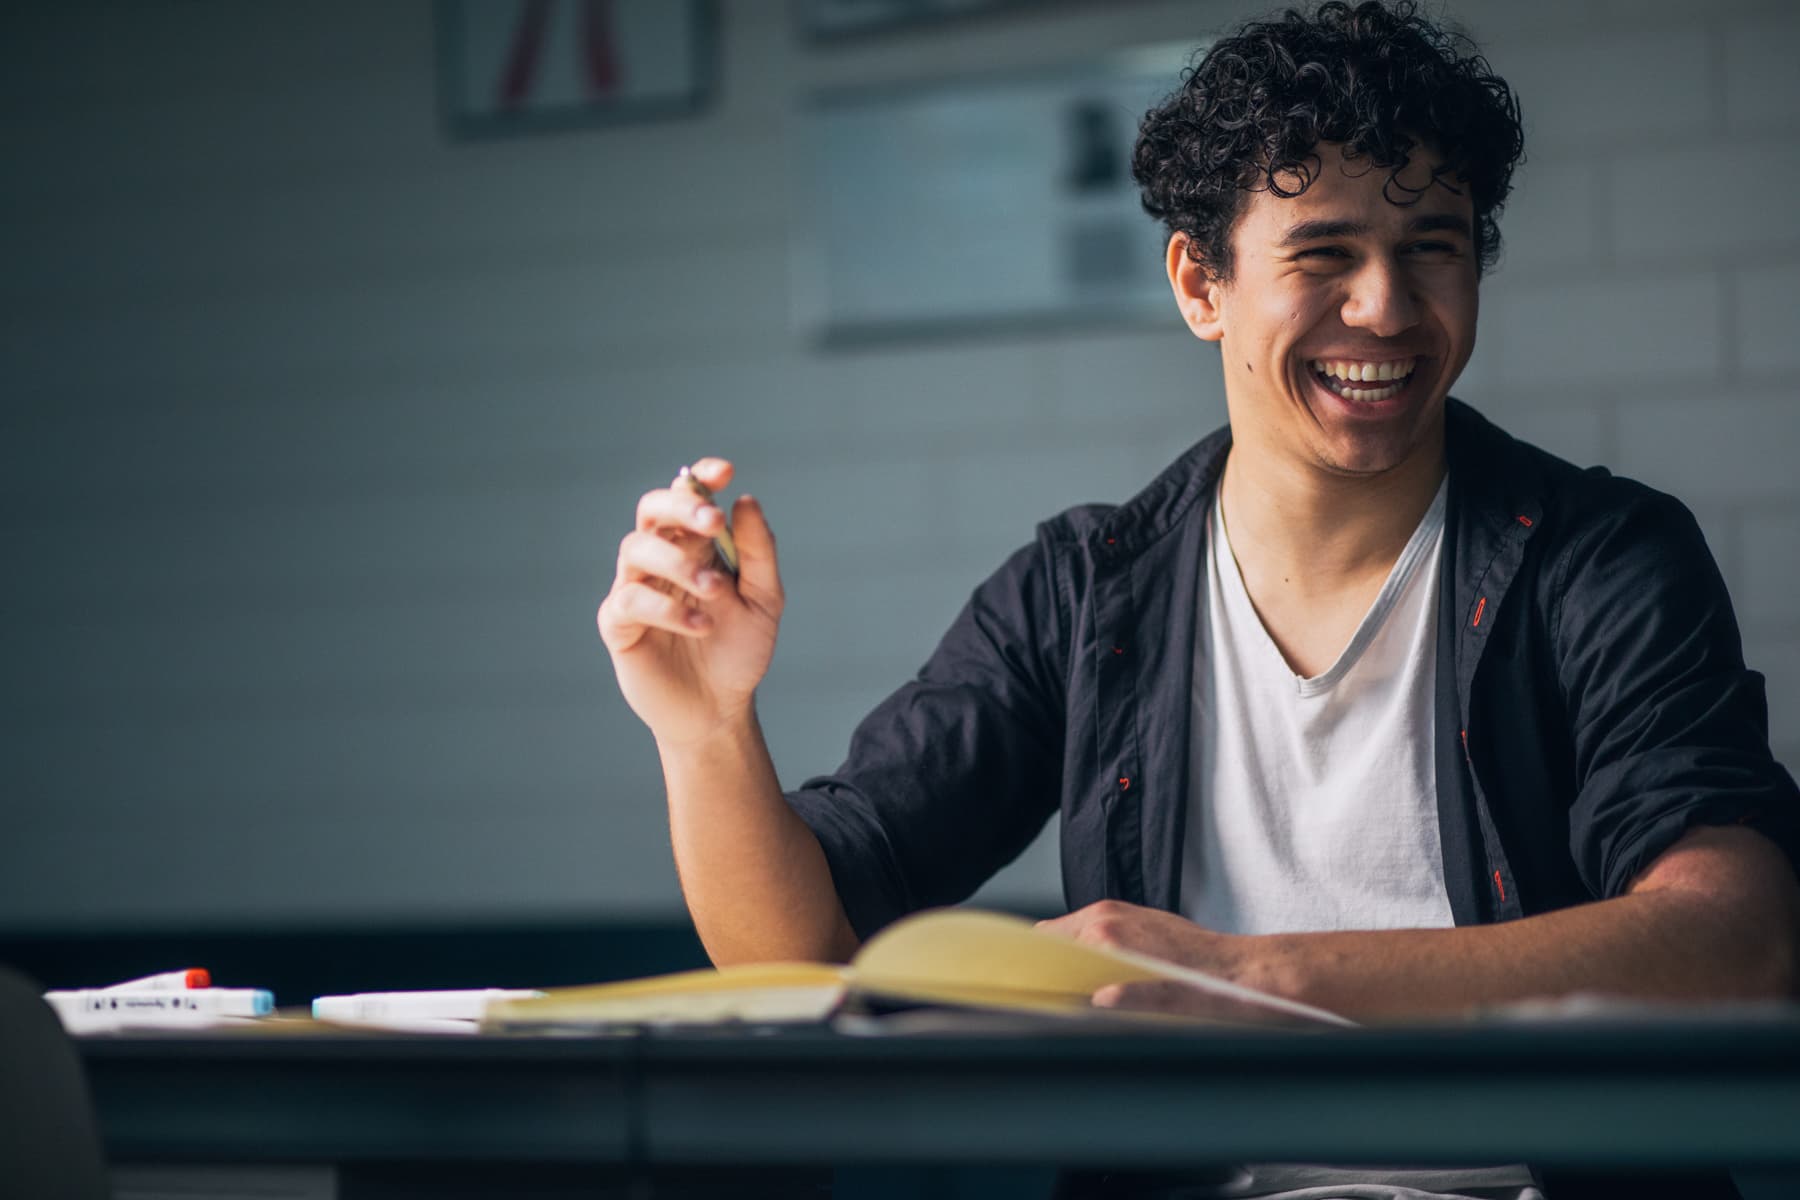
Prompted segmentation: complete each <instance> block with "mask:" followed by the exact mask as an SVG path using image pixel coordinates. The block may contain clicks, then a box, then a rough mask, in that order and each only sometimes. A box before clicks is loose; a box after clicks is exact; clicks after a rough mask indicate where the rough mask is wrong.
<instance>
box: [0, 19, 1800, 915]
mask: <svg viewBox="0 0 1800 1200" xmlns="http://www.w3.org/2000/svg"><path fill="white" fill-rule="evenodd" d="M719 7H720V9H721V10H722V23H721V28H720V34H721V43H722V44H721V55H720V64H719V78H718V94H717V100H716V103H715V104H714V105H713V106H712V107H711V108H710V109H709V110H708V111H706V112H705V113H704V114H703V115H700V116H697V117H694V118H690V119H682V120H674V121H662V122H655V123H646V124H638V125H630V126H622V127H617V128H611V129H604V130H592V131H585V132H575V133H566V134H561V135H556V136H542V137H521V138H516V139H511V140H504V141H490V142H480V143H458V142H454V141H451V140H448V139H447V138H446V137H445V136H444V135H443V134H442V132H441V131H440V128H439V125H438V122H437V118H436V114H435V103H436V102H435V85H434V79H433V68H434V61H433V40H432V10H431V7H430V6H429V5H428V4H427V3H424V2H423V0H414V2H411V3H403V4H402V3H394V4H357V3H349V2H338V3H316V2H308V3H300V2H298V0H289V2H286V3H275V2H272V0H263V2H259V3H257V4H253V5H247V4H232V3H226V2H224V0H205V2H203V0H184V2H179V3H177V2H173V0H171V2H167V3H157V4H144V3H117V4H108V5H99V4H92V3H85V4H55V5H51V4H41V5H37V6H33V7H30V8H25V7H23V6H9V8H8V11H7V13H6V15H5V16H4V17H0V163H4V168H3V169H4V176H3V180H4V181H3V182H0V491H3V493H4V501H3V502H0V562H3V563H4V575H3V579H4V582H3V584H0V606H3V608H0V613H3V616H4V621H3V623H0V661H3V662H4V674H3V676H0V678H3V680H4V683H3V685H0V686H3V688H4V691H3V693H0V705H3V712H0V723H3V725H4V728H5V731H6V733H5V749H4V753H3V754H0V811H3V817H0V927H3V928H6V929H11V930H56V929H69V928H76V927H82V926H89V927H101V926H121V925H124V926H132V925H136V926H151V925H163V926H169V925H181V924H211V925H220V926H250V925H272V924H305V923H319V922H326V923H330V922H338V921H355V922H385V923H394V922H405V921H414V920H417V921H426V922H433V923H436V922H455V921H463V920H470V919H481V920H502V919H503V920H509V921H517V920H534V919H540V918H544V919H549V918H567V917H577V918H586V917H620V918H623V917H628V916H644V915H656V914H668V913H674V912H676V911H678V905H679V896H678V892H677V888H676V883H675V878H674V872H673V870H672V867H671V865H670V862H669V855H668V849H667V837H666V833H665V829H664V817H663V812H662V800H661V787H660V776H659V773H658V770H657V765H656V761H655V756H654V754H653V751H652V747H651V744H650V740H649V738H648V736H647V735H646V734H645V733H644V731H643V730H642V728H641V727H640V726H638V725H637V724H636V722H635V721H634V719H633V718H632V717H631V715H630V714H629V713H628V712H627V710H626V709H625V707H624V705H623V704H622V702H621V701H620V700H619V698H618V695H617V691H616V689H615V687H614V685H613V682H612V680H611V677H610V672H609V668H608V666H607V663H606V658H605V655H604V652H603V651H602V648H601V647H600V644H599V642H598V640H597V638H596V637H595V634H594V630H593V609H594V606H595V605H596V603H597V602H598V600H599V598H600V596H601V595H602V593H603V592H604V589H605V587H606V585H607V582H608V580H609V578H610V575H611V571H612V564H613V556H614V552H615V547H616V543H617V540H618V538H619V536H620V534H621V533H623V532H624V530H625V528H626V527H627V525H628V523H629V520H630V514H631V510H632V505H633V502H634V499H635V497H636V496H637V494H638V493H639V492H640V491H642V490H644V489H645V488H647V487H650V486H656V485H658V484H661V483H662V482H664V481H666V480H667V478H668V477H669V476H670V475H671V474H672V473H673V471H674V469H675V468H676V467H677V466H678V465H680V464H681V463H683V462H686V461H689V460H690V459H692V458H694V457H696V456H697V455H699V454H701V453H707V452H717V453H728V454H730V455H732V456H734V457H735V458H737V459H738V461H739V462H740V464H741V472H742V478H743V481H744V483H745V485H746V486H747V487H749V488H751V489H752V490H754V491H756V492H757V493H758V494H759V495H760V496H761V497H762V498H763V500H764V503H765V505H766V507H767V510H768V512H769V513H770V515H771V517H772V519H773V520H774V522H775V524H776V526H777V529H778V532H779V533H780V535H781V538H782V551H783V555H784V563H785V568H786V575H787V580H788V584H789V591H790V596H791V607H790V609H789V612H788V616H787V619H786V622H785V625H784V631H783V641H782V645H781V649H780V651H779V653H778V656H777V659H776V663H775V667H774V670H773V672H772V674H771V676H770V678H769V680H768V683H767V686H766V687H765V688H764V690H763V694H762V712H763V715H764V720H765V723H766V725H767V728H768V731H769V735H770V738H771V741H772V743H773V746H774V751H775V756H776V760H777V763H778V765H779V767H780V769H781V771H782V773H783V775H784V777H785V778H787V779H789V780H794V781H797V780H798V779H799V778H801V777H803V776H804V775H805V774H807V773H810V772H811V771H814V770H818V769H823V768H828V767H830V766H832V765H834V764H835V763H836V762H837V760H838V756H839V755H840V754H841V751H842V747H843V745H844V742H845V738H846V735H847V733H848V731H849V729H850V727H851V725H852V724H853V722H854V720H855V719H856V717H857V716H858V715H859V714H860V713H861V712H862V711H864V710H866V709H867V708H868V707H869V706H870V705H871V704H872V703H873V702H874V701H875V700H876V699H877V698H879V696H880V695H882V694H883V693H884V692H886V691H887V690H888V689H890V688H891V687H892V686H894V684H896V683H897V682H898V681H899V680H901V679H902V678H904V677H905V676H906V675H907V674H909V673H910V672H911V671H912V670H913V669H914V668H915V667H916V665H917V664H918V662H919V661H920V660H921V659H922V657H923V656H924V655H925V654H926V652H927V651H928V650H929V648H930V646H931V644H932V642H933V640H934V638H935V636H936V634H937V633H938V632H939V631H940V630H941V628H942V627H943V625H944V624H945V623H946V622H947V621H948V620H949V619H950V617H951V616H952V615H953V613H954V611H955V610H956V608H957V607H958V605H959V604H960V603H961V601H962V599H963V597H964V596H965V595H966V594H967V591H968V589H969V588H970V587H971V586H972V585H973V583H974V582H975V581H976V580H977V579H979V578H980V576H981V575H983V574H984V573H985V572H986V571H987V570H988V569H990V568H991V567H992V566H993V565H994V564H995V563H996V562H998V560H999V559H1000V558H1001V557H1002V556H1003V555H1004V554H1005V553H1006V552H1007V551H1008V550H1010V549H1011V548H1012V547H1014V546H1016V545H1018V544H1019V543H1021V542H1023V541H1024V540H1026V539H1027V538H1028V537H1029V536H1030V533H1031V527H1032V525H1033V523H1034V522H1035V520H1037V519H1038V518H1039V517H1041V516H1044V515H1046V514H1047V513H1049V512H1051V511H1054V510H1056V509H1058V508H1060V507H1063V506H1065V505H1068V504H1070V503H1075V502H1079V501H1084V500H1091V499H1118V498H1122V497H1124V496H1126V495H1128V494H1130V493H1131V492H1132V491H1134V490H1135V489H1136V487H1137V486H1138V485H1139V484H1141V482H1142V481H1144V480H1145V479H1147V478H1148V477H1149V476H1150V474H1152V473H1153V472H1154V471H1155V470H1156V469H1158V468H1159V467H1160V466H1161V465H1162V464H1163V463H1165V462H1166V461H1167V460H1168V459H1169V458H1171V457H1173V456H1174V454H1175V453H1177V452H1178V450H1179V449H1180V448H1181V447H1182V446H1184V445H1185V444H1187V443H1188V442H1189V441H1191V440H1193V439H1194V438H1195V437H1197V436H1199V435H1200V434H1201V433H1203V432H1205V431H1206V430H1208V429H1210V428H1211V427H1213V426H1214V425H1215V424H1217V423H1218V422H1219V421H1221V420H1222V419H1223V411H1224V409H1223V397H1222V395H1221V390H1220V383H1219V379H1218V366H1217V359H1216V354H1215V352H1214V351H1213V350H1212V349H1211V348H1210V347H1208V346H1204V345H1202V344H1200V343H1197V342H1195V341H1194V340H1193V339H1192V338H1191V337H1189V336H1188V335H1187V334H1186V333H1185V331H1184V330H1183V329H1182V328H1181V327H1180V325H1179V324H1178V323H1177V322H1176V321H1175V320H1174V314H1173V312H1172V310H1171V312H1170V314H1169V316H1168V318H1167V319H1166V320H1165V321H1163V322H1161V323H1151V324H1147V325H1145V326H1143V327H1141V328H1130V329H1123V330H1121V329H1117V328H1114V329H1098V328H1096V329H1088V330H1075V331H1069V330H1066V329H1059V330H1042V331H1029V330H1028V331H1015V332H1012V333H1008V334H1006V335H1004V336H993V337H977V338H968V339H962V340H958V341H955V342H913V343H895V344H891V345H887V346H884V347H881V348H874V349H861V350H837V351H822V350H820V349H818V348H816V347H815V346H813V345H812V344H811V343H810V342H809V341H808V340H807V339H806V338H804V337H802V336H801V335H799V334H798V333H796V331H795V330H794V328H793V325H792V322H791V319H790V307H791V306H790V299H791V294H792V288H793V286H794V285H793V281H792V279H791V274H790V272H791V264H792V257H793V251H794V247H795V245H796V241H797V239H800V238H801V237H803V235H804V232H805V231H804V230H803V229H801V228H800V227H799V222H800V217H799V215H798V214H799V213H800V212H801V211H802V206H801V205H800V204H799V203H798V202H797V198H796V196H795V194H794V193H795V182H794V181H795V179H796V171H795V169H794V164H795V160H796V157H797V154H798V150H799V147H798V146H797V135H798V131H799V129H800V121H799V119H798V105H799V104H800V102H802V101H803V100H804V99H805V98H806V97H808V96H809V95H811V94H813V93H814V92H816V91H818V90H820V89H823V88H828V87H844V86H850V85H856V84H875V83H882V82H907V81H917V80H922V79H931V78H945V77H956V78H966V77H969V76H971V75H975V74H978V73H980V72H984V71H989V70H993V69H996V68H1001V67H1008V66H1029V65H1033V64H1043V63H1055V62H1059V61H1065V60H1067V59H1069V58H1070V57H1071V56H1077V55H1081V54H1085V53H1087V52H1089V51H1092V50H1096V49H1101V48H1108V47H1128V46H1136V45H1140V44H1145V43H1151V42H1162V41H1166V40H1168V39H1169V38H1171V37H1176V38H1181V37H1192V38H1194V39H1195V40H1198V39H1199V38H1201V37H1204V36H1206V35H1207V34H1209V33H1211V32H1214V31H1215V30H1216V29H1218V28H1219V27H1220V26H1222V25H1224V24H1226V23H1227V22H1229V21H1230V20H1231V19H1232V18H1234V17H1236V16H1239V15H1242V13H1243V6H1242V5H1240V4H1236V3H1223V2H1220V0H1207V2H1204V3H1195V2H1188V0H1181V2H1177V0H1142V2H1137V3H1093V4H1087V5H1080V4H1064V5H1058V6H1052V7H1051V8H1050V9H1048V10H1047V11H1045V12H1043V13H1040V14H1033V13H1031V12H1029V11H1019V12H1014V13H1011V14H1007V15H1004V16H1000V17H993V18H988V19H984V20H978V21H972V22H967V23H963V24H949V25H944V26H941V27H937V28H933V29H919V30H914V31H907V32H902V33H898V34H894V35H891V36H882V37H877V38H867V39H862V40H858V41H845V42H841V43H833V44H825V45H820V44H812V43H808V42H806V41H805V40H804V39H803V38H801V37H800V36H798V34H797V33H796V24H795V22H794V20H793V14H792V12H791V11H790V8H789V6H788V5H786V4H784V3H780V2H778V0H724V2H723V3H722V4H720V6H719ZM1452 11H1453V12H1454V13H1455V14H1457V15H1459V16H1461V17H1462V18H1463V19H1464V20H1465V21H1466V22H1467V23H1468V24H1469V25H1470V26H1471V28H1472V29H1473V30H1474V32H1476V33H1477V34H1478V35H1480V36H1482V37H1483V39H1484V42H1485V44H1486V45H1487V48H1488V49H1489V51H1490V57H1491V59H1492V61H1493V63H1494V64H1495V66H1496V67H1497V68H1498V69H1499V70H1500V71H1501V73H1503V74H1505V75H1506V76H1508V77H1509V78H1510V79H1511V80H1512V82H1513V83H1514V84H1515V85H1516V86H1517V87H1518V89H1519V92H1520V94H1521V96H1522V99H1523V104H1524V108H1525V113H1526V116H1527V121H1528V130H1529V135H1528V152H1529V156H1530V161H1529V163H1528V165H1527V166H1526V167H1525V169H1524V170H1523V172H1522V173H1521V176H1520V178H1519V181H1518V190H1517V198H1516V201H1515V202H1514V204H1513V205H1512V206H1511V208H1510V210H1509V212H1508V214H1507V217H1506V219H1505V221H1504V223H1503V228H1504V231H1505V233H1506V236H1507V238H1508V244H1509V250H1508V254H1507V258H1506V260H1505V262H1504V263H1503V265H1502V267H1501V269H1500V270H1499V271H1498V272H1497V274H1495V275H1494V276H1493V277H1492V278H1491V279H1490V280H1489V281H1488V283H1487V284H1486V285H1485V286H1484V301H1485V312H1484V315H1483V318H1482V326H1481V335H1480V336H1481V344H1480V348H1479V350H1478V352H1477V356H1476V360H1475V362H1474V363H1473V364H1472V365H1471V367H1470V370H1469V372H1468V374H1467V376H1466V377H1465V382H1464V384H1463V385H1462V386H1461V387H1460V388H1459V392H1460V393H1461V394H1462V395H1463V396H1464V397H1466V398H1468V399H1470V400H1472V401H1474V402H1476V403H1477V404H1478V405H1480V406H1481V407H1483V408H1484V409H1486V410H1487V411H1488V412H1489V413H1490V414H1491V415H1493V416H1494V417H1495V418H1496V419H1498V420H1500V421H1501V422H1502V423H1503V424H1506V425H1508V426H1509V427H1511V428H1512V429H1514V430H1515V431H1516V432H1518V433H1520V434H1521V435H1523V436H1526V437H1528V438H1531V439H1533V440H1536V441H1538V442H1540V443H1541V444H1543V445H1545V446H1547V447H1548V448H1550V449H1552V450H1554V451H1556V452H1558V453H1560V454H1563V455H1564V456H1566V457H1569V458H1572V459H1575V460H1577V461H1579V462H1583V463H1589V462H1605V463H1608V464H1611V465H1613V466H1615V467H1616V468H1618V469H1620V470H1622V471H1625V472H1627V473H1631V474H1636V475H1638V476H1639V477H1641V478H1644V479H1646V480H1647V481H1648V482H1651V483H1653V484H1656V485H1659V486H1663V487H1666V488H1669V489H1671V490H1673V491H1675V492H1676V493H1677V494H1679V495H1681V496H1682V497H1684V498H1685V499H1686V500H1688V501H1689V503H1690V504H1692V505H1693V507H1694V508H1695V509H1696V510H1697V511H1698V513H1699V514H1700V517H1701V519H1702V521H1703V523H1704V525H1705V527H1706V529H1707V532H1708V535H1709V536H1710V538H1711V539H1712V541H1713V545H1714V549H1715V553H1716V554H1717V555H1718V557H1719V559H1720V561H1721V563H1722V565H1723V567H1724V569H1725V571H1726V574H1727V577H1728V578H1729V580H1730V582H1731V584H1732V587H1733V590H1734V594H1735V595H1736V597H1737V600H1738V604H1739V608H1740V613H1741V616H1742V618H1743V623H1744V628H1745V634H1746V644H1747V650H1748V653H1749V656H1750V659H1751V662H1752V663H1753V665H1756V666H1758V667H1760V668H1761V669H1762V670H1764V671H1765V672H1766V673H1767V674H1768V676H1769V682H1770V697H1771V703H1772V708H1773V713H1774V726H1775V741H1776V744H1777V747H1778V749H1779V750H1780V751H1781V752H1782V753H1783V755H1784V756H1785V758H1786V760H1787V761H1788V762H1790V763H1794V762H1796V761H1797V760H1800V608H1797V607H1796V605H1795V604H1794V601H1793V597H1794V595H1795V594H1796V593H1797V592H1800V565H1797V563H1800V554H1797V553H1796V551H1797V549H1800V547H1797V539H1796V534H1795V531H1796V527H1797V526H1796V521H1797V519H1800V470H1796V468H1795V465H1794V459H1795V454H1796V451H1797V450H1800V401H1797V400H1796V385H1795V379H1796V372H1797V371H1800V337H1795V336H1794V335H1793V332H1792V328H1793V325H1794V318H1795V315H1796V303H1795V300H1794V297H1795V295H1796V294H1800V224H1797V223H1796V222H1795V221H1794V220H1793V216H1792V209H1793V197H1794V196H1795V195H1796V194H1800V133H1797V132H1796V130H1800V122H1797V121H1796V119H1795V118H1796V116H1797V115H1800V83H1797V80H1800V72H1795V71H1794V70H1793V68H1792V65H1791V63H1790V61H1789V59H1790V57H1791V49H1792V47H1793V46H1794V45H1796V44H1800V21H1797V20H1796V18H1795V16H1793V15H1791V13H1790V12H1789V6H1788V5H1786V4H1782V3H1775V2H1767V3H1754V2H1750V0H1708V2H1707V3H1705V4H1701V3H1698V2H1697V0H1687V2H1681V3H1676V2H1666V3H1665V2H1661V0H1655V2H1640V0H1541V2H1540V0H1532V2H1529V3H1521V2H1519V0H1480V2H1476V0H1468V2H1466V3H1458V4H1455V5H1453V6H1452ZM873 248H874V252H873V253H872V257H871V263H870V269H871V270H879V269H880V262H879V253H878V251H879V238H876V239H875V240H874V243H873ZM1054 859H1055V855H1054V848H1053V845H1052V844H1051V843H1050V841H1049V840H1048V839H1046V840H1044V841H1040V843H1039V845H1038V846H1037V847H1035V848H1034V849H1033V851H1031V852H1030V853H1028V855H1027V856H1026V858H1025V859H1024V860H1022V861H1021V862H1020V863H1019V864H1018V865H1016V866H1015V867H1014V868H1013V869H1012V870H1011V871H1009V872H1008V873H1007V874H1006V875H1005V876H1003V877H1002V878H1001V879H1000V880H998V881H996V883H995V884H994V885H993V889H992V891H991V892H990V893H989V897H990V899H992V900H994V901H995V902H1001V903H1014V904H1023V905H1030V906H1051V905H1054V904H1055V903H1056V897H1057V895H1058V888H1057V884H1056V877H1055V876H1056V870H1055V862H1054Z"/></svg>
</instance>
